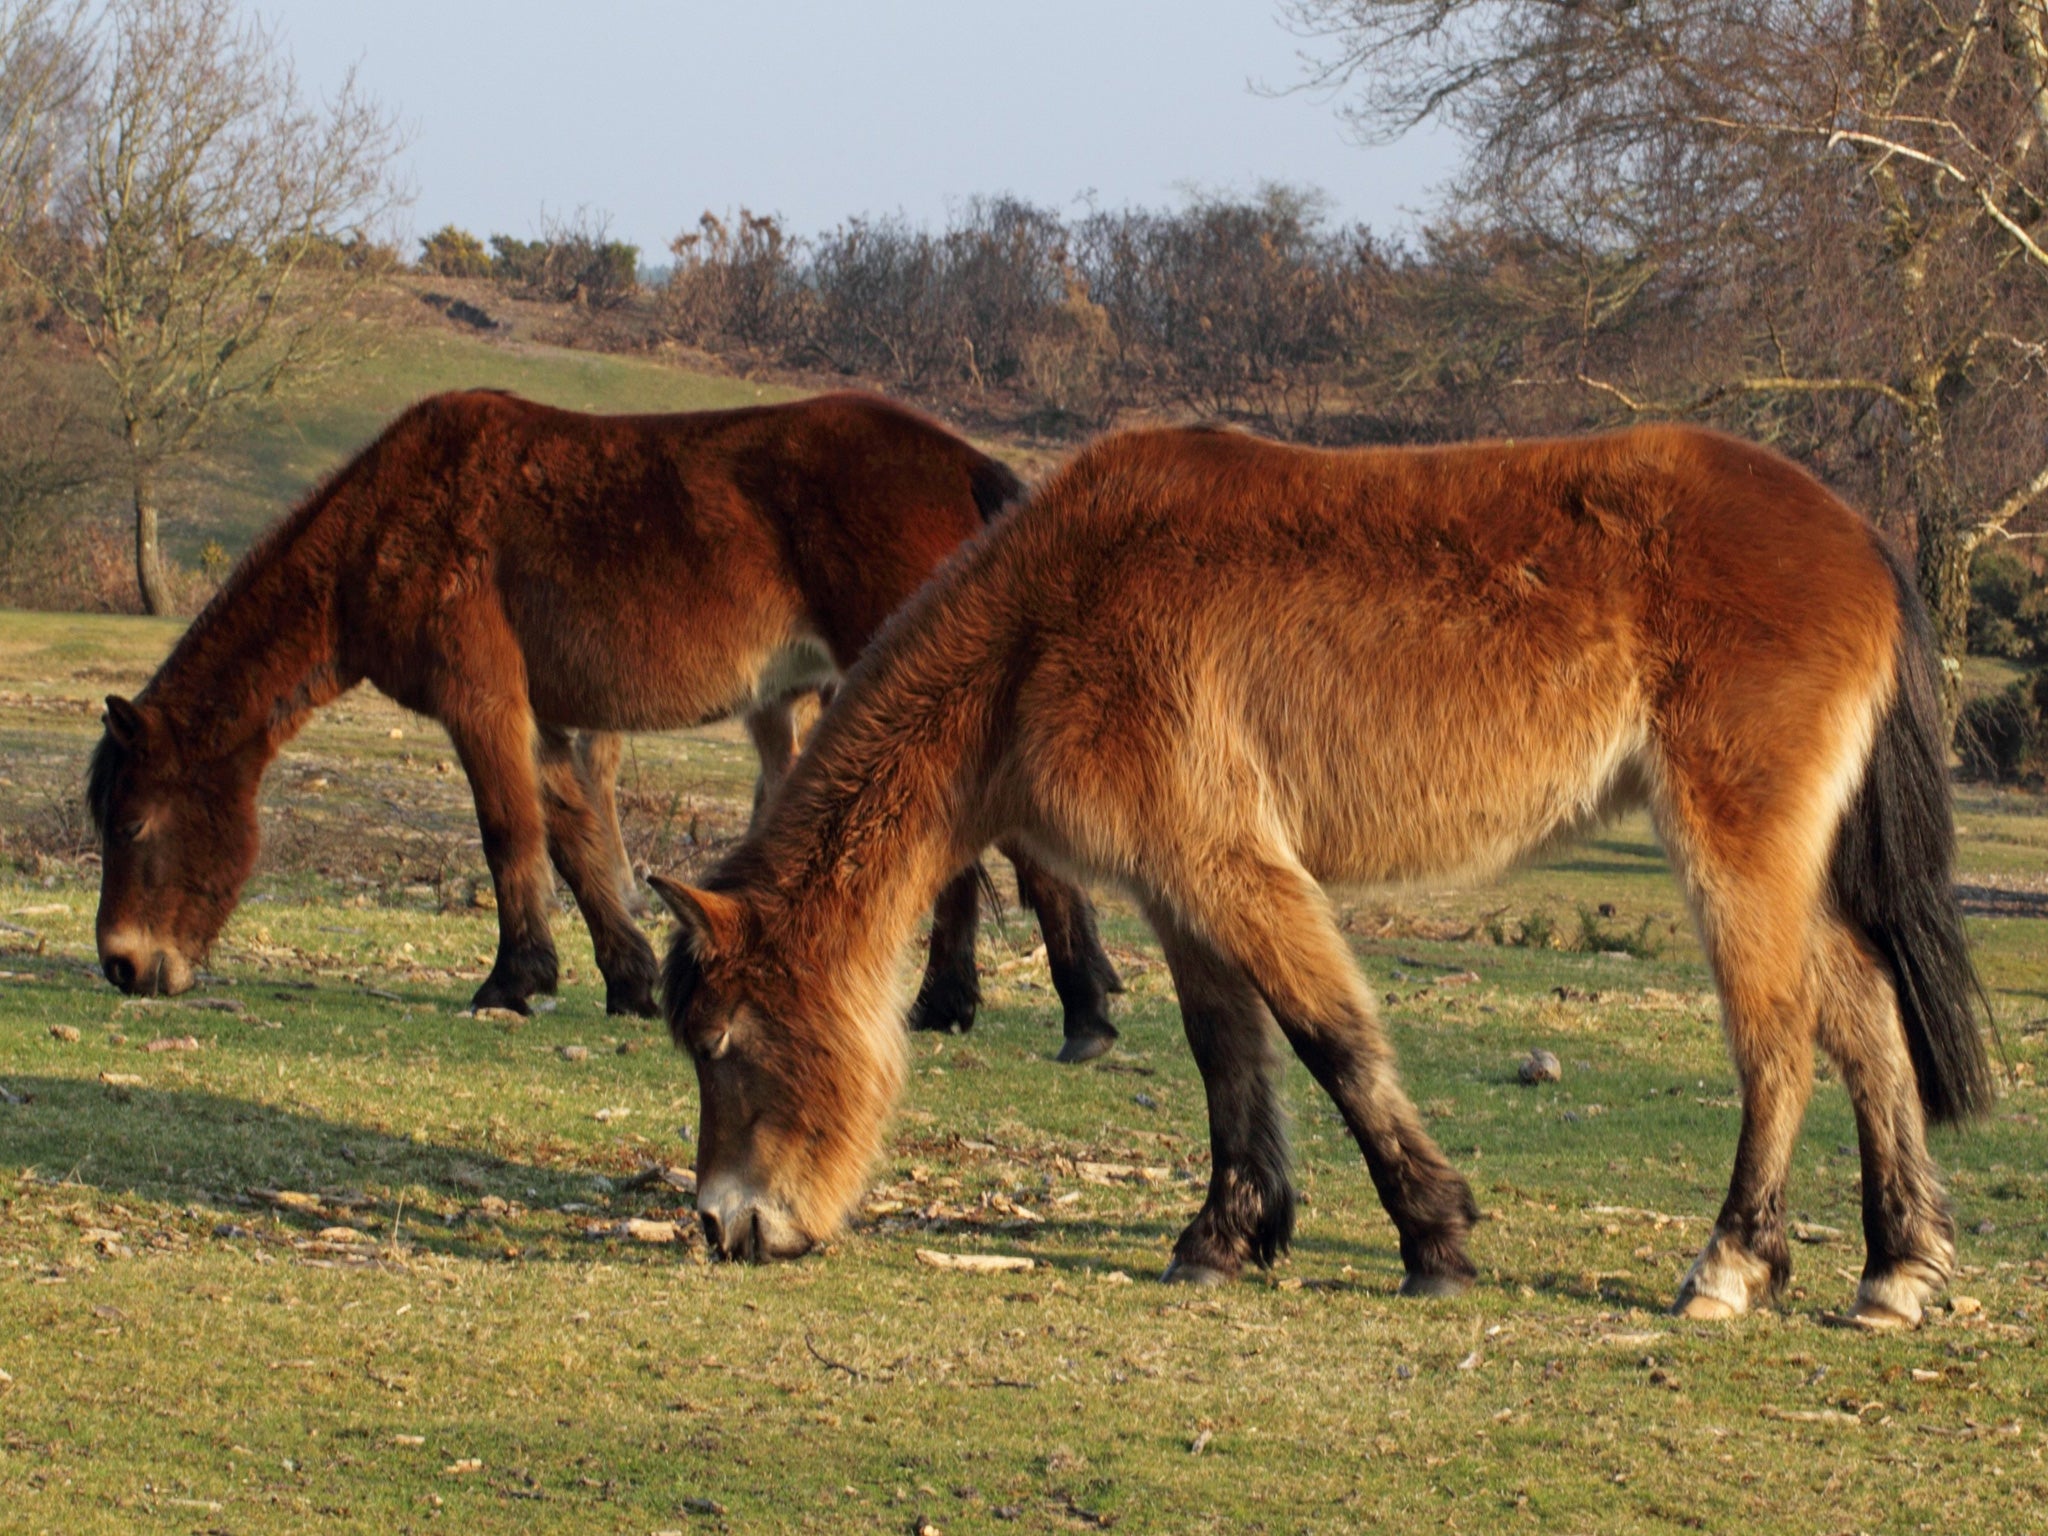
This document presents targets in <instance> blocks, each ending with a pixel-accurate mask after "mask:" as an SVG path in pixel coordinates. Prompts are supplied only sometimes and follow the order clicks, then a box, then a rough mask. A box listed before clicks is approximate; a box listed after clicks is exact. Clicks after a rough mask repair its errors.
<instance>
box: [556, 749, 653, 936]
mask: <svg viewBox="0 0 2048 1536" xmlns="http://www.w3.org/2000/svg"><path fill="white" fill-rule="evenodd" d="M625 743H626V738H625V737H624V736H622V735H620V734H619V733H618V732H617V731H578V732H577V733H576V745H575V756H576V776H577V777H578V778H579V779H581V780H582V781H583V794H584V798H585V799H586V800H588V801H589V802H590V808H591V811H592V812H593V813H594V814H595V815H596V817H597V821H598V826H599V828H600V830H601V831H602V833H603V841H604V844H605V857H606V861H607V863H609V865H610V866H611V880H612V884H613V885H614V886H615V887H616V888H617V890H618V893H619V902H620V905H622V906H623V907H625V909H626V910H627V911H628V912H630V913H631V914H632V915H633V916H635V917H644V916H646V915H647V914H648V913H649V912H650V911H651V910H653V909H652V907H651V905H650V899H649V897H648V894H647V889H646V887H645V886H643V885H642V884H641V883H640V878H639V876H637V875H636V874H634V872H633V858H632V855H631V854H629V853H627V851H626V836H625V833H624V831H622V830H621V828H620V826H619V794H618V786H619V762H620V759H621V758H622V757H623V756H624V755H625Z"/></svg>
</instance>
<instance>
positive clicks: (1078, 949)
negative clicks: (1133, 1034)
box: [998, 840, 1124, 1063]
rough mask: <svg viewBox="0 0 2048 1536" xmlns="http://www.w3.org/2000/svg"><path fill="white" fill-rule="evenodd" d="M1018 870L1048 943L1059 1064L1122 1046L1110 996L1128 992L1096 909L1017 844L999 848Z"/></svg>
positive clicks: (1020, 891) (1022, 893)
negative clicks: (1056, 997)
mask: <svg viewBox="0 0 2048 1536" xmlns="http://www.w3.org/2000/svg"><path fill="white" fill-rule="evenodd" d="M998 846H1000V847H1001V848H1002V850H1003V853H1004V855H1005V856H1006V857H1007V858H1008V859H1009V861H1010V863H1011V865H1012V866H1013V867H1014V868H1015V869H1016V871H1017V896H1018V899H1019V900H1021V901H1022V902H1023V904H1024V905H1025V907H1027V908H1028V909H1030V912H1031V914H1032V916H1034V917H1036V918H1037V919H1038V931H1039V933H1040V934H1041V935H1042V936H1043V937H1044V939H1045V959H1046V965H1047V968H1048V969H1050V970H1051V972H1052V986H1053V990H1054V991H1055V992H1057V993H1058V994H1059V999H1060V1010H1061V1013H1062V1019H1061V1032H1062V1037H1063V1038H1062V1040H1061V1044H1060V1051H1059V1059H1060V1060H1061V1061H1064V1062H1069V1063H1076V1062H1083V1061H1093V1060H1094V1059H1095V1058H1096V1057H1098V1056H1100V1055H1102V1054H1103V1053H1104V1052H1106V1051H1107V1050H1108V1049H1109V1048H1110V1047H1111V1046H1112V1045H1114V1044H1116V1039H1117V1032H1116V1026H1115V1025H1114V1024H1112V1023H1110V1021H1109V996H1110V994H1111V993H1113V992H1121V991H1123V989H1124V982H1123V978H1122V977H1121V976H1119V975H1117V973H1116V967H1115V966H1114V965H1113V964H1111V963H1110V959H1109V956H1108V955H1107V954H1105V953H1103V949H1102V937H1101V935H1100V934H1099V933H1098V932H1097V930H1096V926H1095V906H1094V904H1093V903H1092V902H1090V901H1089V900H1088V896H1087V893H1086V892H1084V891H1083V890H1082V889H1081V888H1080V887H1079V886H1076V885H1070V884H1069V883H1068V882H1066V881H1065V880H1062V879H1060V878H1058V877H1057V876H1055V875H1054V874H1053V873H1052V872H1051V871H1050V870H1048V869H1046V868H1045V866H1044V865H1042V864H1040V863H1039V862H1038V861H1037V860H1036V859H1035V858H1033V857H1032V856H1031V855H1030V853H1028V852H1027V851H1026V850H1025V849H1024V848H1022V847H1021V846H1019V845H1018V844H1017V843H1016V842H1015V841H1014V840H1012V841H1006V842H1004V843H1001V844H999V845H998Z"/></svg>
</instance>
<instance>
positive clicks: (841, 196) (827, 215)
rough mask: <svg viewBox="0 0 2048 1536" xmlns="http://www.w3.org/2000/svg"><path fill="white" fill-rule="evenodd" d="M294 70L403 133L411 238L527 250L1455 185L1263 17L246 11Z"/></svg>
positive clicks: (436, 8) (836, 2)
mask: <svg viewBox="0 0 2048 1536" xmlns="http://www.w3.org/2000/svg"><path fill="white" fill-rule="evenodd" d="M245 3H246V4H247V5H248V7H249V8H250V9H251V10H252V11H255V12H258V13H260V14H262V15H263V16H264V17H266V18H267V19H269V20H270V21H272V22H273V23H275V24H276V25H277V26H278V28H279V29H280V31H281V33H282V35H283V37H284V40H285V42H286V44H287V45H288V46H289V48H290V50H291V52H292V54H293V55H294V57H295V58H296V59H297V61H298V65H299V70H300V75H301V78H302V80H303V81H304V82H305V83H306V84H307V85H308V86H310V87H313V88H315V89H325V88H328V87H330V86H331V85H332V83H333V82H334V81H335V80H336V79H337V78H338V77H339V75H340V73H341V71H342V70H343V69H344V68H345V67H346V66H347V65H348V64H349V63H350V62H351V61H353V62H355V63H356V64H357V65H358V67H359V71H360V78H361V80H362V81H363V83H364V84H365V85H366V86H367V87H368V89H369V90H370V91H371V93H372V94H374V95H376V96H377V97H379V98H380V99H382V100H383V101H384V102H385V103H386V104H387V105H390V106H392V107H394V108H396V109H397V110H398V111H399V112H400V113H401V114H402V115H403V117H404V118H405V119H406V121H407V123H408V125H409V127H410V130H411V139H412V144H411V148H410V150H409V151H408V153H407V156H406V166H407V169H408V171H409V173H410V175H411V178H412V180H413V182H414V184H415V187H416V189H417V194H418V196H417V200H416V202H415V203H414V205H413V207H412V209H411V210H410V213H409V214H408V215H407V219H408V220H409V224H410V231H409V232H410V233H424V232H426V231H428V230H431V229H435V228H438V227H439V226H440V225H442V224H444V223H448V222H454V223H456V224H460V225H463V226H465V227H466V228H469V229H471V230H474V231H475V232H476V233H478V234H480V235H487V234H489V233H491V232H493V231H500V230H502V231H504V232H506V233H509V234H515V235H529V234H532V233H534V232H535V227H536V225H537V223H538V221H539V217H540V214H541V210H542V207H543V205H545V207H546V209H547V210H548V212H549V213H551V214H569V213H573V212H574V211H575V210H576V208H577V207H578V206H579V205H587V206H589V207H590V208H592V209H599V210H604V211H607V212H609V214H610V215H611V218H612V229H613V233H614V234H615V235H616V236H618V237H620V238H623V239H627V240H632V241H634V242H636V243H638V244H639V245H640V247H641V256H642V260H644V261H655V262H658V261H661V260H664V259H665V258H666V247H667V242H668V240H669V239H670V237H672V236H673V235H674V234H675V233H676V232H677V231H678V230H680V229H682V228H683V227H685V226H686V225H691V224H694V223H695V221H696V218H697V215H698V214H699V213H700V212H702V211H703V210H704V209H706V208H711V209H717V210H720V211H723V210H725V209H728V208H732V207H736V206H738V205H740V204H742V203H744V204H746V205H748V206H750V207H752V208H754V209H755V210H756V211H770V210H772V211H776V212H779V213H781V214H782V215H783V216H784V218H785V219H786V220H787V221H788V223H789V225H790V226H791V227H792V228H793V229H795V230H798V231H803V232H808V231H813V230H817V229H821V228H824V227H826V226H829V225H831V224H834V223H837V222H838V221H840V220H841V219H843V218H845V217H846V216H847V215H849V214H854V213H863V212H867V213H886V212H897V211H900V212H903V213H906V214H908V215H909V216H910V217H912V218H913V219H918V220H928V221H933V222H936V221H938V220H941V219H943V218H944V216H945V213H946V211H947V209H948V207H949V206H951V205H953V204H955V203H957V202H959V201H960V200H962V199H965V198H967V197H970V196H973V195H974V194H976V193H1012V194H1015V195H1018V196H1021V197H1026V198H1029V199H1031V200H1032V201H1034V202H1039V203H1043V204H1046V205H1049V206H1052V207H1055V208H1058V209H1062V210H1067V209H1071V207H1072V206H1073V205H1074V202H1075V200H1076V199H1077V198H1078V197H1080V196H1081V195H1082V194H1084V193H1088V192H1091V191H1092V192H1093V193H1094V194H1095V196H1096V197H1097V199H1098V200H1099V201H1101V202H1102V203H1104V204H1106V205H1117V204H1123V203H1147V204H1160V203H1168V202H1175V201H1178V200H1179V198H1180V196H1181V194H1182V192H1183V191H1184V189H1186V188H1188V187H1190V186H1199V187H1203V188H1206V189H1212V190H1235V189H1245V188H1249V187H1251V186H1252V185H1254V184H1256V183H1257V182H1259V181H1262V180H1281V181H1288V182H1293V183H1297V184H1307V185H1311V186H1315V187H1319V188H1321V189H1322V190H1323V191H1324V192H1326V193H1327V194H1328V195H1329V196H1330V198H1331V200H1332V202H1333V205H1334V211H1335V213H1336V214H1337V215H1339V216H1340V217H1342V218H1344V219H1346V220H1352V219H1357V220H1363V221H1365V222H1368V223H1371V224H1372V225H1374V226H1375V227H1376V228H1382V229H1391V228H1394V227H1397V226H1400V225H1404V224H1407V223H1409V222H1411V220H1410V219H1409V218H1408V217H1406V216H1405V215H1404V210H1414V209H1419V208H1422V207H1425V206H1426V205H1427V203H1428V200H1429V193H1430V189H1431V188H1432V187H1433V186H1434V185H1435V184H1436V183H1437V182H1439V181H1440V180H1441V179H1442V178H1443V177H1444V176H1445V175H1446V174H1447V173H1448V171H1449V170H1450V168H1451V160H1452V151H1451V146H1450V143H1449V141H1448V140H1447V139H1445V138H1443V137H1440V136H1439V137H1435V138H1430V139H1422V138H1415V139H1411V140H1410V141H1408V142H1404V143H1402V144H1400V145H1397V146H1394V147H1391V148H1377V149H1363V148H1360V147H1358V146H1357V145H1356V144H1353V143H1350V142H1348V141H1347V139H1346V137H1345V134H1344V131H1343V128H1342V125H1341V124H1340V123H1339V121H1338V119H1337V117H1336V114H1335V113H1334V112H1333V111H1332V110H1331V107H1330V104H1329V103H1328V102H1327V101H1324V100H1318V99H1315V98H1312V97H1309V96H1306V95H1291V96H1284V97H1281V98H1279V99H1273V98H1271V97H1267V96H1263V95H1261V94H1259V93H1258V92H1256V91H1255V90H1254V89H1253V88H1252V87H1253V85H1254V84H1255V83H1264V84H1267V85H1271V86H1284V85H1286V84H1289V83H1291V82H1293V81H1295V80H1296V79H1298V78H1299V77H1300V68H1299V65H1298V63H1297V60H1296V49H1297V46H1298V44H1297V42H1296V40H1295V39H1294V38H1292V37H1290V36H1289V35H1288V34H1287V33H1286V32H1284V31H1283V30H1282V29H1281V27H1280V26H1279V24H1278V22H1277V20H1276V19H1275V15H1274V11H1273V8H1272V5H1271V3H1270V0H1027V3H1012V4H1003V5H995V4H985V3H982V0H867V3H862V0H723V3H712V0H666V3H662V0H637V3H636V0H245Z"/></svg>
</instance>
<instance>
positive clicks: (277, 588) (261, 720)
mask: <svg viewBox="0 0 2048 1536" xmlns="http://www.w3.org/2000/svg"><path fill="white" fill-rule="evenodd" d="M322 501H324V498H316V500H315V502H314V503H313V504H311V505H309V506H307V507H305V508H302V509H301V510H300V511H299V512H298V513H296V514H294V515H293V516H292V517H290V518H289V519H287V520H286V521H285V522H284V523H283V524H282V525H280V526H279V527H278V528H277V529H275V530H274V531H273V532H272V533H270V534H269V535H268V536H267V537H265V538H264V539H263V540H262V541H261V542H259V543H258V544H257V545H256V547H255V548H253V549H252V550H250V552H249V553H248V554H247V555H246V556H245V557H244V558H243V560H242V562H241V564H239V565H238V566H236V567H235V570H234V572H233V574H232V575H230V576H229V577H228V580H227V582H226V584H225V585H223V586H222V588H221V589H220V591H219V592H217V593H215V594H214V596H213V599H212V600H211V601H210V602H208V603H207V605H206V606H205V608H203V609H201V610H200V613H199V616H198V617H197V618H196V619H194V620H193V621H192V623H191V625H190V626H189V627H188V628H187V629H186V631H185V633H184V634H183V635H182V636H181V637H180V638H179V640H178V643H177V645H176V646H175V647H174V648H173V649H172V651H171V654H170V656H169V657H168V658H167V659H166V660H165V662H164V664H163V666H161V667H160V668H158V669H157V673H156V676H154V677H152V678H151V679H150V680H149V683H148V685H147V686H146V687H145V688H144V689H143V691H142V696H141V697H142V698H143V699H144V700H146V701H148V702H149V703H151V704H153V705H155V706H156V708H157V709H158V710H160V711H161V712H162V714H163V716H164V718H165V719H166V720H167V721H169V722H170V723H171V725H172V727H173V730H174V731H175V734H176V737H177V740H178V742H179V746H180V750H181V751H183V752H184V753H185V754H186V755H187V756H188V757H189V758H191V759H193V760H196V761H201V762H218V761H221V760H223V759H226V758H229V757H234V756H238V755H240V754H243V753H245V752H248V751H250V750H251V749H254V750H255V751H256V752H257V753H258V755H259V759H260V761H261V762H262V763H268V762H269V761H270V759H271V758H272V757H274V756H275V755H276V754H277V751H278V749H279V748H281V747H282V746H283V745H284V743H285V742H287V741H288V740H290V739H291V738H292V736H294V735H295V734H297V732H298V730H299V727H300V726H301V725H303V724H304V723H305V720H306V717H307V716H308V715H309V714H311V713H312V712H313V711H314V710H315V709H317V708H319V707H320V706H321V705H323V704H325V703H327V702H328V701H329V700H331V699H333V698H334V697H335V696H336V695H338V694H340V693H342V692H343V691H344V690H345V689H346V688H347V687H348V686H349V683H350V681H352V680H351V679H344V678H343V677H341V676H340V674H339V670H338V668H337V665H336V656H335V631H334V581H333V576H332V573H331V570H330V569H328V568H327V567H328V562H326V561H325V560H323V559H321V558H320V556H319V553H318V551H317V544H318V541H317V540H316V539H314V538H313V537H312V523H313V516H312V514H313V513H314V512H315V511H317V509H318V506H319V505H320V503H321V502H322Z"/></svg>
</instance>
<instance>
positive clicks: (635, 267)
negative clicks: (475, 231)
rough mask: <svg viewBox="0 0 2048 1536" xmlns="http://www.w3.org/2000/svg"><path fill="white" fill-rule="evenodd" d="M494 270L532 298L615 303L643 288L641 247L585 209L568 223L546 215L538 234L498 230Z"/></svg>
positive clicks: (595, 304)
mask: <svg viewBox="0 0 2048 1536" xmlns="http://www.w3.org/2000/svg"><path fill="white" fill-rule="evenodd" d="M491 276H492V277H494V278H496V279H497V280H498V281H500V282H502V283H505V284H506V285H508V286H509V287H512V288H514V289H516V290H518V291H519V292H521V293H522V294H523V295H525V296H526V297H528V298H536V299H546V300H548V301H550V302H552V303H557V304H581V305H583V306H584V307H585V308H586V309H612V308H615V307H617V306H618V305H620V304H623V303H624V302H625V301H626V300H627V299H629V298H631V297H632V296H633V295H634V294H635V293H636V292H638V291H639V287H640V247H638V246H637V245H629V244H627V243H626V242H625V241H623V240H614V239H612V238H611V237H610V230H609V227H608V226H607V224H606V222H605V221H604V220H603V219H602V218H593V217H592V216H591V215H589V214H586V213H582V212H579V213H578V214H577V215H576V217H575V218H574V219H573V220H570V221H568V222H566V223H563V222H555V221H550V220H545V219H544V220H543V221H542V229H541V238H540V239H538V240H517V239H514V238H513V237H512V236H510V235H492V236H491Z"/></svg>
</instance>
